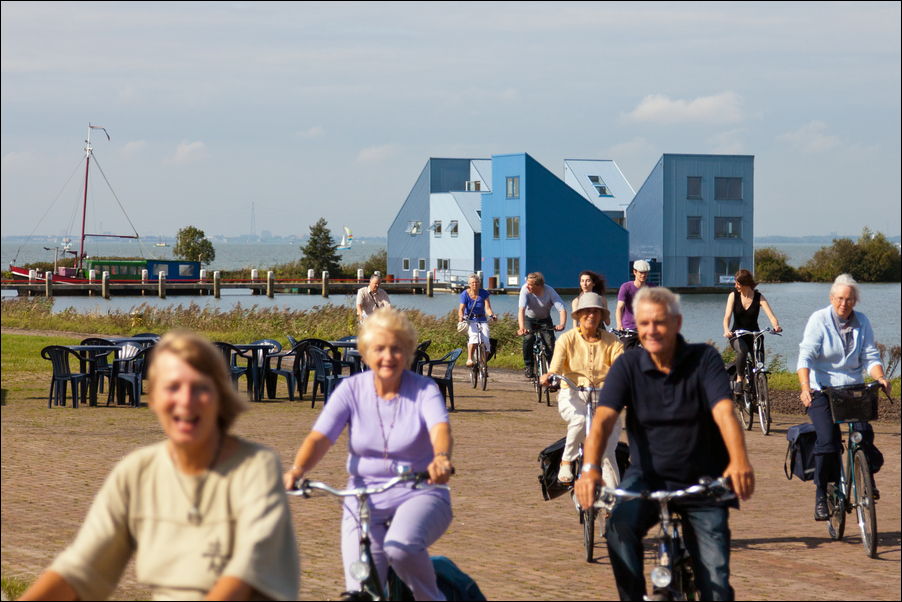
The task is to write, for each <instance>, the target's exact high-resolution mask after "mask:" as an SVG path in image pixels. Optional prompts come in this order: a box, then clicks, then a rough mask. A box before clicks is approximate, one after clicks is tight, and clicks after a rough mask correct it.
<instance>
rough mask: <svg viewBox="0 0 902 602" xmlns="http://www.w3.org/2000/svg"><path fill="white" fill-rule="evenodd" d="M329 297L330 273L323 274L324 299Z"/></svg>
mask: <svg viewBox="0 0 902 602" xmlns="http://www.w3.org/2000/svg"><path fill="white" fill-rule="evenodd" d="M328 296H329V272H326V271H324V272H323V297H328Z"/></svg>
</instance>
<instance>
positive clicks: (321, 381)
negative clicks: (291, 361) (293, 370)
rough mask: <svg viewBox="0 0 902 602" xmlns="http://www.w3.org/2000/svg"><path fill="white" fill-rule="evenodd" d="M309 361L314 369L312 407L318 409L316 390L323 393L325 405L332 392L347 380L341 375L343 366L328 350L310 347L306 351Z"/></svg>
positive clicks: (314, 346)
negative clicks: (343, 379) (320, 390)
mask: <svg viewBox="0 0 902 602" xmlns="http://www.w3.org/2000/svg"><path fill="white" fill-rule="evenodd" d="M306 355H307V361H308V362H309V365H310V366H312V367H313V399H312V400H311V402H310V407H311V408H312V407H316V390H317V389H322V391H323V404H326V403H327V402H328V401H329V396H330V395H332V391H334V390H335V387H336V386H337V385H338V383H339V382H341V379H342V378H345V377H344V376H342V374H341V366H340V364H339V363H337V362H335V361H334V360H333V359H332V358H331V357H330V356H329V353H328V351H327V350H326V349H322V348H320V347H317V346H316V345H312V344H311V345H308V346H307V349H306Z"/></svg>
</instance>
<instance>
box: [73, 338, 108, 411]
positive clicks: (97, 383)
mask: <svg viewBox="0 0 902 602" xmlns="http://www.w3.org/2000/svg"><path fill="white" fill-rule="evenodd" d="M115 344H116V343H114V342H112V341H110V340H107V339H101V338H99V337H88V338H86V339H84V340H83V341H82V342H81V343H79V345H115ZM88 353H90V352H82V354H83V355H82V357H83V358H85V359H87V354H88ZM108 356H109V354H108V353H103V354H96V355H94V356H93V357H91V358H90V359H89V360H88V361H89V362H90V363H89V364H88V373H89V374H90V375H91V397H92V399H93V398H94V397H95V395H96V393H97V392H100V393H103V379H106V381H107V383H108V385H109V386H110V387H112V386H113V385H112V383H111V381H112V379H113V365H112V364H111V363H110V361H109V357H108Z"/></svg>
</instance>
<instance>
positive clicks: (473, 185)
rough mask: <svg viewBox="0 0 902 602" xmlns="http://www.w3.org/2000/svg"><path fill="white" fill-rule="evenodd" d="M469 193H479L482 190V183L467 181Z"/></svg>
mask: <svg viewBox="0 0 902 602" xmlns="http://www.w3.org/2000/svg"><path fill="white" fill-rule="evenodd" d="M466 189H467V192H479V191H480V190H482V182H480V181H479V180H469V181H467V187H466Z"/></svg>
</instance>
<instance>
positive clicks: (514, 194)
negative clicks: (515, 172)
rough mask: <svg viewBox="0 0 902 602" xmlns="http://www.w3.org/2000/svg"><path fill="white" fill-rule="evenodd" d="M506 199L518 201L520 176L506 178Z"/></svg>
mask: <svg viewBox="0 0 902 602" xmlns="http://www.w3.org/2000/svg"><path fill="white" fill-rule="evenodd" d="M506 190H507V198H509V199H519V198H520V176H513V177H509V178H507V189H506Z"/></svg>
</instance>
